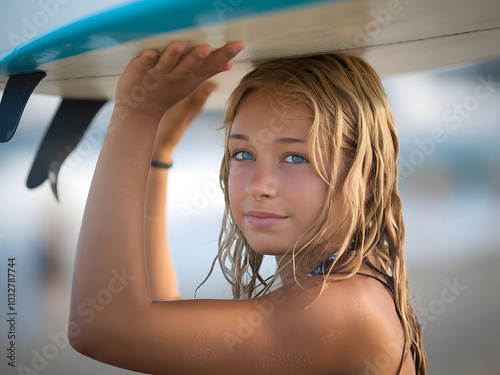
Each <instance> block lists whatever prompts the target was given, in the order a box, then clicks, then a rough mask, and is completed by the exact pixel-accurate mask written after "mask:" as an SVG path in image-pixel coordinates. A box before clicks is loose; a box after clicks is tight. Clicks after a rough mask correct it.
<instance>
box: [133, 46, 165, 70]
mask: <svg viewBox="0 0 500 375" xmlns="http://www.w3.org/2000/svg"><path fill="white" fill-rule="evenodd" d="M158 56H159V53H158V50H155V49H148V50H145V51H144V52H142V53H141V54H140V55H139V56H138V57H136V58H134V59H133V62H134V64H135V65H137V66H138V67H139V68H140V69H144V70H148V69H151V68H152V67H153V66H155V65H156V63H157V61H158Z"/></svg>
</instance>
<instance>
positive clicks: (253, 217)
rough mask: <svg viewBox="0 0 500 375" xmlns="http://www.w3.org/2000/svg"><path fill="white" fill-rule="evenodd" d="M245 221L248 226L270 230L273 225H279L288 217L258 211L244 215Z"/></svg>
mask: <svg viewBox="0 0 500 375" xmlns="http://www.w3.org/2000/svg"><path fill="white" fill-rule="evenodd" d="M245 216H246V218H247V221H248V223H249V224H250V225H253V226H254V227H257V228H270V227H274V226H275V225H278V224H281V223H282V222H283V221H285V220H286V219H287V218H288V217H287V216H281V215H276V214H272V213H269V212H260V211H248V212H247V213H246V214H245Z"/></svg>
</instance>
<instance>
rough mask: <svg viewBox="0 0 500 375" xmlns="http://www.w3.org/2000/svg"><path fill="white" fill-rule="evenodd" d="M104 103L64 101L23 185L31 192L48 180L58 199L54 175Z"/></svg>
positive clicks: (101, 101)
mask: <svg viewBox="0 0 500 375" xmlns="http://www.w3.org/2000/svg"><path fill="white" fill-rule="evenodd" d="M105 103H106V100H87V99H63V101H62V103H61V105H60V106H59V109H58V110H57V113H56V115H55V116H54V119H53V120H52V123H51V124H50V126H49V129H48V130H47V132H46V133H45V136H44V138H43V141H42V144H41V145H40V148H39V149H38V153H37V155H36V158H35V161H34V162H33V167H31V172H30V174H29V176H28V181H27V183H26V185H27V186H28V188H30V189H33V188H35V187H37V186H39V185H41V184H42V183H43V182H44V181H45V180H46V179H47V178H48V179H49V181H50V183H51V186H52V191H53V192H54V195H55V197H56V199H58V197H57V175H58V173H59V169H60V168H61V165H62V163H63V162H64V159H66V157H67V156H68V155H69V154H70V153H71V151H73V149H74V148H75V147H76V146H77V145H78V142H80V140H81V139H82V137H83V134H84V133H85V130H87V128H88V126H89V124H90V122H91V121H92V119H93V118H94V116H95V115H96V113H97V112H98V111H99V109H101V107H102V106H103V105H104V104H105Z"/></svg>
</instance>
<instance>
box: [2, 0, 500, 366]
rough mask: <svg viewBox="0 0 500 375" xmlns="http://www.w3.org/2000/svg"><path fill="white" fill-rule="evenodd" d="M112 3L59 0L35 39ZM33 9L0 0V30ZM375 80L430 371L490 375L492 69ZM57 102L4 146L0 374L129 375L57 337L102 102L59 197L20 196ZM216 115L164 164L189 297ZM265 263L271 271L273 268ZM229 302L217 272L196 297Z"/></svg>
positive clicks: (497, 306)
mask: <svg viewBox="0 0 500 375" xmlns="http://www.w3.org/2000/svg"><path fill="white" fill-rule="evenodd" d="M120 2H122V1H117V0H101V1H99V2H97V1H88V2H77V1H72V2H69V1H66V2H64V3H65V5H61V4H62V3H63V1H60V2H59V3H58V4H60V9H59V10H58V12H57V14H55V15H54V16H53V17H51V18H50V19H49V22H48V24H47V25H44V26H43V27H40V30H39V31H40V32H42V31H45V30H47V29H48V28H49V27H51V26H55V25H58V24H60V23H62V22H66V21H69V20H71V19H72V18H73V17H74V15H75V14H79V15H84V14H86V13H90V12H93V11H96V10H99V9H102V8H104V7H107V6H110V5H113V4H116V3H120ZM39 9H40V4H39V2H37V1H28V0H23V1H19V2H16V3H14V2H10V1H9V2H7V1H4V2H2V4H1V5H0V13H1V15H0V21H1V23H2V24H1V29H2V30H3V31H6V32H8V31H9V30H13V31H14V32H17V31H19V30H20V28H21V26H22V24H23V22H24V21H23V17H31V16H32V15H33V14H35V13H36V12H37V11H39ZM11 47H12V46H11V44H10V41H9V38H8V37H7V34H2V35H0V54H1V53H4V52H6V51H8V50H9V49H10V48H11ZM383 82H384V85H385V87H386V90H387V92H388V95H389V100H390V102H391V105H392V109H393V113H394V116H395V119H396V124H397V127H398V132H399V137H400V142H401V154H400V164H399V167H400V181H399V187H400V192H401V195H402V197H403V211H404V217H405V223H406V231H407V243H406V261H407V268H408V274H409V278H410V287H411V290H412V296H413V298H414V304H415V306H416V309H417V312H418V314H419V316H420V318H421V321H422V325H423V327H424V346H425V349H426V352H427V355H428V358H429V373H430V374H454V375H458V374H463V375H470V374H477V375H483V374H484V375H491V374H500V341H499V340H500V324H499V322H498V320H499V318H500V272H498V268H500V230H499V229H498V223H499V222H500V60H495V61H483V62H478V63H475V64H469V65H462V66H453V67H448V68H446V69H441V70H436V71H425V72H414V73H411V74H404V75H398V76H391V77H383ZM0 95H1V94H0ZM60 101H61V98H58V97H52V96H46V95H34V96H33V97H32V98H31V99H30V101H29V102H28V105H27V106H26V110H25V113H24V116H23V118H22V120H21V123H20V125H19V128H18V131H17V133H16V135H15V136H14V138H13V139H12V140H11V141H10V142H8V143H5V144H0V254H1V257H0V281H2V282H1V283H0V284H1V285H2V287H1V288H0V319H1V320H0V321H1V323H0V349H1V350H0V353H1V354H0V373H1V374H6V375H7V374H15V373H36V374H50V375H52V374H54V375H56V374H68V373H71V374H73V375H79V374H82V375H83V374H90V373H91V374H125V373H131V374H132V372H127V371H124V370H122V369H117V368H114V367H111V366H108V365H105V364H101V363H98V362H95V361H93V360H91V359H88V358H86V357H83V356H81V355H80V354H78V353H76V352H75V351H74V350H73V349H72V348H71V347H70V346H68V345H66V343H64V341H63V339H62V338H61V337H63V333H64V332H66V325H67V321H68V310H69V297H70V289H71V276H72V269H73V261H74V255H75V249H76V243H77V238H78V231H79V226H80V222H81V218H82V214H83V210H84V205H85V200H86V195H87V192H88V189H89V185H90V182H91V178H92V173H93V170H94V167H95V163H96V161H97V157H98V154H99V150H100V145H101V143H102V140H103V138H104V134H105V131H106V126H107V122H108V121H109V117H110V114H111V108H112V104H109V103H108V105H106V106H105V107H104V108H103V109H102V110H101V111H100V112H99V114H98V115H97V117H96V118H95V119H94V121H93V123H92V124H91V127H90V128H89V129H88V131H87V133H86V136H85V137H84V139H83V140H82V142H81V143H80V145H79V146H78V148H77V149H76V150H75V151H74V152H73V153H72V154H71V155H70V156H69V157H68V159H67V160H66V162H65V163H64V165H63V167H62V170H61V172H60V178H59V183H58V190H59V200H60V201H59V202H56V200H55V199H54V197H53V195H52V192H51V190H50V186H49V184H48V182H45V183H44V184H43V185H42V186H40V187H38V188H36V189H34V190H28V189H27V188H26V179H27V176H28V174H29V172H30V169H31V165H32V163H33V160H34V157H35V154H36V152H37V150H38V147H39V145H40V142H41V140H42V138H43V135H44V133H45V131H46V129H47V127H48V125H49V123H50V121H51V119H52V116H53V115H54V114H55V111H56V110H57V107H58V104H59V103H60ZM222 115H223V114H222V112H219V111H212V112H206V113H204V114H202V115H201V116H200V117H199V118H198V119H197V120H196V121H195V123H194V124H193V125H192V127H191V128H190V129H188V131H187V133H186V135H185V137H184V138H183V139H182V141H181V143H180V145H179V146H178V148H177V149H176V151H175V155H174V161H175V167H174V168H173V169H172V171H171V180H170V185H169V198H168V199H169V201H168V222H169V236H170V246H171V249H172V256H173V261H174V263H175V266H176V270H177V274H178V276H179V283H180V287H181V292H182V295H183V296H184V297H185V298H191V297H192V296H193V293H194V290H195V289H196V287H197V286H198V285H199V284H200V282H201V281H202V280H203V279H204V278H205V276H206V274H207V272H208V270H209V268H210V265H211V262H212V260H213V257H214V256H215V254H216V251H217V238H218V235H219V229H220V222H221V218H222V210H223V205H224V203H223V199H222V194H221V192H220V189H219V187H218V179H217V176H218V168H219V163H220V159H221V156H222V146H221V145H222V138H221V135H220V134H218V133H217V131H216V128H217V127H218V126H219V125H220V123H221V120H222ZM0 120H1V119H0ZM10 257H15V258H16V273H17V289H16V291H17V310H18V312H19V315H18V318H17V364H18V369H12V368H10V367H8V366H7V358H6V354H5V353H6V352H7V348H8V339H7V330H8V325H7V322H6V320H7V318H6V317H7V315H6V313H7V264H8V258H10ZM98 261H99V260H98V259H96V262H98ZM263 267H264V269H265V273H269V274H270V273H272V272H273V271H274V267H275V264H274V261H273V260H267V261H266V263H265V264H264V266H263ZM89 277H91V275H89ZM230 295H231V293H230V289H229V287H228V286H227V283H226V281H225V280H224V279H223V277H222V276H221V274H220V272H218V270H216V272H214V274H213V275H212V276H211V277H210V279H209V280H208V281H207V283H206V284H205V285H204V286H203V287H202V288H201V289H200V290H199V292H198V298H230ZM54 348H55V349H54ZM45 354H47V355H45ZM41 357H43V358H41ZM20 365H22V366H25V370H23V371H24V372H22V371H21V368H20V367H19V366H20ZM34 365H36V366H38V369H36V368H35V366H34ZM26 368H30V369H32V370H33V371H34V372H26V371H28V370H26Z"/></svg>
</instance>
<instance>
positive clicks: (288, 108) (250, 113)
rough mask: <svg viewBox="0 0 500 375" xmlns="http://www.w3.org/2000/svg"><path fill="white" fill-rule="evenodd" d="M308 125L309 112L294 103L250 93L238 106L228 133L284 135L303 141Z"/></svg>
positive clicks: (308, 109)
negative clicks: (297, 137) (296, 137)
mask: <svg viewBox="0 0 500 375" xmlns="http://www.w3.org/2000/svg"><path fill="white" fill-rule="evenodd" d="M312 122H313V112H312V110H311V109H310V108H308V107H307V106H306V105H304V104H302V103H300V102H298V101H290V100H283V98H281V97H280V96H279V95H278V94H272V93H251V94H248V95H246V96H245V97H244V98H243V99H242V100H241V102H240V103H239V105H238V108H237V109H236V114H235V116H234V121H233V124H232V126H231V131H230V134H240V133H241V134H247V135H250V136H251V135H254V136H255V135H257V136H258V135H259V134H260V135H261V136H272V135H275V136H277V135H283V134H285V133H286V134H293V135H295V136H301V137H302V138H304V139H305V138H306V137H307V135H308V134H309V131H310V129H311V125H312ZM264 133H266V134H264Z"/></svg>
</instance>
